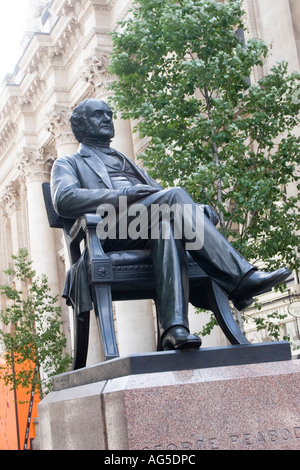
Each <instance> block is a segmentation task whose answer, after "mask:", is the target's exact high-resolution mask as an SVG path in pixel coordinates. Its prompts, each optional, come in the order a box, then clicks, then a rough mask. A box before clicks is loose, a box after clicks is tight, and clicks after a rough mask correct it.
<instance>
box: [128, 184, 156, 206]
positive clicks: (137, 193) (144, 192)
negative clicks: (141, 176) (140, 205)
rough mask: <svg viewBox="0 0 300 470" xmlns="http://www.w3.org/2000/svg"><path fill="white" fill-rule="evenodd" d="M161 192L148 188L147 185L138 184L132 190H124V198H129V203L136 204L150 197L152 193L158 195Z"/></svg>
mask: <svg viewBox="0 0 300 470" xmlns="http://www.w3.org/2000/svg"><path fill="white" fill-rule="evenodd" d="M157 191H159V189H157V188H152V187H151V186H148V185H147V184H137V185H136V186H133V187H132V188H125V189H124V190H123V192H124V196H127V198H128V201H129V202H130V203H131V202H134V201H136V200H138V199H141V198H144V197H147V196H150V194H152V193H156V192H157Z"/></svg>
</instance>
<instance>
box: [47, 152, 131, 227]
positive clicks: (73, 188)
mask: <svg viewBox="0 0 300 470" xmlns="http://www.w3.org/2000/svg"><path fill="white" fill-rule="evenodd" d="M121 195H123V192H122V190H115V189H106V188H103V189H101V188H99V189H85V188H82V187H81V185H80V182H79V180H78V176H77V174H76V169H75V168H74V166H73V165H72V163H71V162H68V160H67V159H63V158H60V159H58V160H56V162H55V163H54V165H53V168H52V172H51V196H52V202H53V207H54V209H55V211H56V212H57V213H58V214H59V215H60V216H61V217H64V218H70V219H76V218H77V217H80V216H81V215H83V214H87V213H96V211H97V208H98V207H99V205H100V204H111V205H113V206H114V207H117V206H118V204H119V196H121Z"/></svg>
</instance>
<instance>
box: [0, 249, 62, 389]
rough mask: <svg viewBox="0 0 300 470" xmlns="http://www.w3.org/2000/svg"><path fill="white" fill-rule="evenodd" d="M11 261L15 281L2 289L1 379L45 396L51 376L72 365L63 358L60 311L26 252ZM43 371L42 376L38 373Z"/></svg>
mask: <svg viewBox="0 0 300 470" xmlns="http://www.w3.org/2000/svg"><path fill="white" fill-rule="evenodd" d="M12 258H13V260H14V269H8V270H6V271H5V273H6V274H7V275H8V276H10V277H11V278H12V279H13V281H12V282H11V283H9V284H3V285H1V286H0V292H1V295H2V296H3V299H5V301H6V308H4V309H2V310H1V312H0V322H1V329H0V340H1V342H2V346H4V350H5V352H4V360H5V364H4V365H3V366H1V367H0V376H1V378H2V379H3V380H4V382H5V383H6V384H7V385H10V386H12V388H18V387H19V386H21V387H24V388H25V389H27V390H28V391H29V392H30V391H31V390H35V391H39V393H40V396H42V395H43V392H48V391H49V390H50V389H51V382H50V379H51V377H52V376H53V375H55V374H59V373H62V372H65V371H66V370H67V369H68V366H69V364H70V362H71V357H70V356H69V355H64V348H65V347H66V338H65V335H64V334H63V332H62V321H61V308H60V307H59V306H58V304H57V297H55V296H52V295H51V293H50V288H49V285H48V280H47V277H46V276H45V275H43V276H42V277H41V278H38V277H37V275H36V273H35V271H34V270H33V269H32V261H29V260H28V252H27V250H26V249H20V250H19V252H18V254H17V255H15V256H12ZM40 370H42V374H40V373H36V371H38V372H40ZM41 375H42V377H43V379H41Z"/></svg>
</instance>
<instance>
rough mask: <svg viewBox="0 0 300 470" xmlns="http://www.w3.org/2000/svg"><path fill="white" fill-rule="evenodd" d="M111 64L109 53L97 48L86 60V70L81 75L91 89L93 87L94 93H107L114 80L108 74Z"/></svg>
mask: <svg viewBox="0 0 300 470" xmlns="http://www.w3.org/2000/svg"><path fill="white" fill-rule="evenodd" d="M109 62H110V53H109V51H102V50H100V49H99V48H96V49H95V50H94V51H93V52H92V53H91V54H90V55H89V56H88V57H86V59H85V60H84V69H83V71H82V73H81V76H82V79H83V80H84V81H85V82H87V83H88V84H89V85H90V87H93V91H97V93H103V92H104V93H105V92H106V91H107V90H106V87H107V85H108V83H109V82H111V81H112V80H113V79H114V77H113V76H112V75H110V74H109V72H108V66H109Z"/></svg>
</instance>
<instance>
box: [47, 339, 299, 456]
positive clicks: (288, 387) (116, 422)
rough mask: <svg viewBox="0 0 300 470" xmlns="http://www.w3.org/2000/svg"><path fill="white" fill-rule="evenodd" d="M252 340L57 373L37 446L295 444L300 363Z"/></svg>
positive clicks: (234, 446)
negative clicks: (253, 343)
mask: <svg viewBox="0 0 300 470" xmlns="http://www.w3.org/2000/svg"><path fill="white" fill-rule="evenodd" d="M259 346H260V348H256V350H258V352H257V351H256V352H255V345H250V346H230V347H228V348H216V349H214V350H213V351H211V350H207V351H205V350H200V351H197V352H196V351H194V352H181V353H180V352H173V351H172V352H164V353H157V354H156V355H155V354H152V355H146V356H132V357H128V358H121V359H117V360H113V361H108V363H106V364H104V365H103V364H99V365H98V366H93V367H91V368H87V369H82V370H80V371H75V372H72V373H70V374H63V376H57V377H56V378H55V380H54V387H55V389H56V390H55V391H54V392H52V393H51V394H49V395H48V396H47V397H46V398H45V399H44V400H43V401H42V402H41V403H40V405H39V427H40V436H39V437H40V443H41V449H51V450H54V449H57V450H59V449H70V450H71V449H74V450H79V449H89V450H92V449H107V450H142V449H146V450H147V449H150V450H167V451H171V450H174V451H176V450H189V451H190V450H201V449H207V450H211V449H232V450H241V449H243V450H244V449H249V450H250V449H274V450H275V449H276V450H277V449H300V401H299V390H300V361H297V360H294V361H293V360H291V359H290V353H289V351H288V349H287V346H286V345H285V344H278V343H277V347H278V348H279V349H278V350H279V354H277V353H276V348H275V347H274V346H275V345H274V343H267V344H266V345H265V346H264V347H262V346H261V345H259ZM268 348H269V350H268V351H269V352H267V356H273V357H274V360H275V362H274V361H271V362H269V361H268V360H267V359H266V354H264V352H266V350H267V349H268ZM278 350H277V351H278ZM201 354H202V356H201ZM205 355H206V358H205V357H204V356H205ZM263 356H264V357H265V359H264V357H263ZM214 357H215V359H214ZM222 357H223V359H222ZM141 358H142V359H144V362H143V361H142V360H141ZM145 358H146V359H145ZM153 358H154V359H153ZM203 358H204V359H203ZM217 358H219V359H218V360H217ZM220 358H221V359H220ZM253 360H254V362H253ZM201 361H202V362H201ZM250 361H252V362H250ZM222 362H223V365H222ZM151 363H152V365H151ZM197 363H198V367H195V366H196V365H197ZM149 364H150V365H149ZM159 364H160V369H161V370H160V371H156V369H157V367H158V365H159ZM170 364H173V367H172V365H171V366H170ZM220 364H221V365H220ZM186 365H188V366H187V367H185V366H186ZM102 366H104V367H102ZM164 367H167V368H168V370H162V369H164ZM183 367H185V368H183ZM141 368H144V370H145V373H141V372H140V370H141ZM109 374H110V375H111V377H114V378H111V379H107V376H108V375H109ZM101 377H102V380H101ZM99 379H100V380H99ZM84 381H85V382H86V383H83V382H84Z"/></svg>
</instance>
